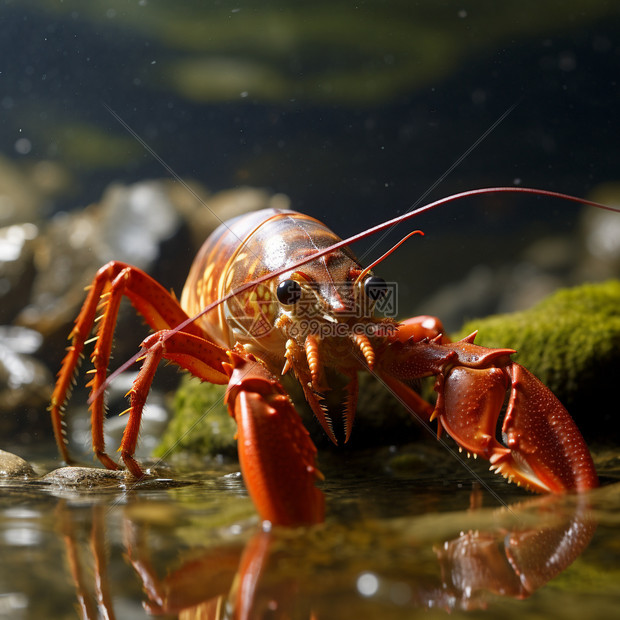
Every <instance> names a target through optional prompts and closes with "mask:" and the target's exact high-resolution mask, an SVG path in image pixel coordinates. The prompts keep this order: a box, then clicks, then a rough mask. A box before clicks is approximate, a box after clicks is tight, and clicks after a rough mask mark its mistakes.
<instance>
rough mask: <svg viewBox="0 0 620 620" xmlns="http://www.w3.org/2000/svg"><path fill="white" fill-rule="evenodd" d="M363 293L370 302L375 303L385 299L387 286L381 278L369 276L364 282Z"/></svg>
mask: <svg viewBox="0 0 620 620" xmlns="http://www.w3.org/2000/svg"><path fill="white" fill-rule="evenodd" d="M364 293H366V296H367V297H368V298H369V299H370V300H371V301H377V300H378V299H381V298H383V297H385V295H386V293H387V284H386V282H385V280H384V279H383V278H379V277H378V276H370V277H368V278H366V279H365V280H364Z"/></svg>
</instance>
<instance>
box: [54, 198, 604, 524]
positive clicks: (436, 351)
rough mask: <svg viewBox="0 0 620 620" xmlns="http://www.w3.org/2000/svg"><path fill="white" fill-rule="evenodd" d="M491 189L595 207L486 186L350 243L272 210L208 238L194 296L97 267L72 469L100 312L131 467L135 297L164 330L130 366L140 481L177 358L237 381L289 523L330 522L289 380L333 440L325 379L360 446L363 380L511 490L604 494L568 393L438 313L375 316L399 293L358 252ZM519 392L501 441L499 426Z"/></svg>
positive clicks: (240, 412)
mask: <svg viewBox="0 0 620 620" xmlns="http://www.w3.org/2000/svg"><path fill="white" fill-rule="evenodd" d="M490 192H526V193H533V194H538V195H545V196H551V197H556V198H557V197H559V198H563V199H568V200H573V201H576V202H582V203H584V204H590V205H592V204H595V203H592V202H590V201H587V200H581V199H577V198H574V197H570V196H566V195H563V194H558V193H555V192H547V191H544V190H533V189H528V188H517V187H509V188H489V189H482V190H473V191H470V192H464V193H463V194H459V195H456V196H452V197H449V198H447V199H443V200H441V201H437V202H435V203H432V204H430V205H427V206H425V207H422V208H420V209H417V210H415V211H412V212H410V213H407V214H405V215H403V216H400V217H398V218H394V219H393V220H390V221H388V222H385V223H383V224H381V225H379V226H375V227H374V228H371V229H369V230H367V231H364V232H363V233H360V234H358V235H355V236H354V237H351V238H349V239H346V240H344V241H343V240H340V239H339V238H338V237H337V236H336V235H335V234H334V233H333V232H331V231H330V230H329V229H328V228H327V227H326V226H325V225H324V224H322V223H321V222H319V221H318V220H316V219H313V218H311V217H309V216H306V215H302V214H300V213H296V212H294V211H286V210H275V209H267V210H263V211H258V212H254V213H250V214H247V215H243V216H239V217H237V218H234V219H232V220H230V221H228V222H225V223H223V224H222V225H221V226H220V227H219V228H218V229H217V230H216V231H215V232H214V233H213V234H212V235H211V236H210V237H209V238H208V239H207V240H206V241H205V243H204V245H203V246H202V248H201V249H200V251H199V253H198V255H197V256H196V259H195V261H194V263H193V265H192V267H191V270H190V273H189V276H188V279H187V282H186V284H185V287H184V289H183V293H182V295H181V298H180V301H177V299H176V298H175V297H174V295H172V294H170V293H169V292H167V291H166V290H165V289H164V288H163V287H162V286H161V285H160V284H158V283H157V282H156V281H155V280H153V279H152V278H151V277H149V276H148V275H146V274H145V273H144V272H142V271H140V270H139V269H137V268H135V267H132V266H130V265H127V264H124V263H121V262H118V261H112V262H110V263H108V264H107V265H105V266H104V267H102V268H101V269H100V270H99V271H98V272H97V275H96V276H95V278H94V281H93V283H92V286H91V287H90V290H89V293H88V296H87V298H86V300H85V302H84V305H83V307H82V310H81V311H80V313H79V315H78V317H77V320H76V323H75V326H74V328H73V330H72V332H71V334H70V339H71V344H70V346H69V348H68V353H67V355H66V357H65V359H64V361H63V364H62V368H61V370H60V372H59V374H58V381H57V384H56V389H55V391H54V393H53V397H52V403H51V415H52V421H53V426H54V432H55V436H56V440H57V443H58V445H59V447H60V452H61V455H62V458H63V459H64V460H65V461H67V462H71V458H70V455H69V452H68V448H67V443H66V439H65V434H64V430H63V424H62V408H63V406H64V403H65V401H66V399H67V394H68V391H69V388H70V384H71V380H72V378H73V375H74V372H75V370H76V368H77V366H78V363H79V361H80V357H81V354H82V351H83V348H84V345H85V343H86V341H87V339H88V338H89V336H90V332H91V330H92V327H93V324H94V322H95V320H96V319H97V318H99V319H100V320H99V323H98V332H97V337H96V344H95V346H94V349H93V352H92V355H91V360H92V363H93V366H94V369H93V371H91V372H93V378H92V381H91V382H90V386H91V390H92V391H91V405H90V407H91V415H92V444H93V450H94V452H95V455H96V456H97V458H98V459H99V460H100V461H101V463H102V464H103V465H104V466H105V467H108V468H110V469H117V468H118V467H119V466H118V464H117V463H116V462H115V461H114V460H113V459H111V458H110V456H108V454H107V453H106V452H105V446H104V439H103V419H104V392H105V387H106V385H107V382H108V381H109V380H110V378H109V377H107V367H108V362H109V358H110V351H111V347H112V341H113V332H114V327H115V323H116V319H117V313H118V309H119V304H120V302H121V299H122V298H123V297H127V298H129V300H130V302H131V303H132V304H133V306H134V307H135V309H136V310H137V312H138V313H139V314H140V315H141V316H142V317H144V319H145V320H146V322H147V323H148V325H149V326H150V327H151V328H152V329H153V330H154V333H153V334H152V335H150V336H148V337H147V338H146V339H145V340H144V341H143V342H142V345H141V349H140V352H139V353H138V354H137V355H136V356H135V357H134V358H133V359H132V360H131V361H132V362H133V361H135V360H136V359H139V360H141V361H142V366H141V369H140V371H139V373H138V376H137V378H136V379H135V382H134V383H133V387H132V388H131V390H130V408H129V420H128V423H127V426H126V429H125V431H124V435H123V439H122V442H121V446H120V456H121V459H122V461H123V462H124V464H125V465H126V467H127V468H128V469H129V471H130V472H131V473H132V474H133V475H134V476H135V477H136V478H140V477H142V476H143V475H144V472H143V469H142V467H141V466H140V464H139V463H138V462H137V460H136V459H135V458H134V452H135V449H136V444H137V441H138V432H139V428H140V420H141V415H142V410H143V407H144V404H145V401H146V397H147V394H148V392H149V389H150V386H151V383H152V380H153V377H154V374H155V372H156V369H157V366H158V364H159V362H160V361H161V360H162V359H165V360H167V361H168V362H171V363H173V364H177V365H178V366H180V367H182V368H184V369H186V370H187V371H189V372H190V373H191V374H192V375H194V376H196V377H198V378H199V379H201V380H202V381H209V382H212V383H219V384H227V385H228V388H227V391H226V397H225V400H226V403H227V406H228V409H229V412H230V415H231V416H232V417H233V418H234V419H235V420H236V422H237V427H238V433H237V437H238V452H239V459H240V465H241V470H242V473H243V477H244V481H245V484H246V487H247V489H248V492H249V494H250V496H251V498H252V500H253V502H254V504H255V506H256V509H257V510H258V512H259V514H260V516H261V518H262V519H264V520H268V521H270V522H271V523H272V524H274V525H299V524H311V523H318V522H321V521H322V520H323V519H324V497H323V493H322V492H321V491H320V490H319V489H318V488H317V486H316V482H317V479H320V478H321V477H322V475H321V473H320V471H319V470H318V468H317V465H316V459H315V456H316V448H315V446H314V444H313V442H312V441H311V439H310V437H309V435H308V432H307V431H306V429H305V427H304V426H303V425H302V423H301V419H300V417H299V415H298V413H297V412H296V410H295V408H294V405H293V403H292V401H291V399H290V398H289V396H288V394H287V393H286V391H285V390H284V388H283V387H282V384H281V381H280V378H281V377H282V376H283V375H285V374H286V373H292V374H293V375H294V376H295V377H296V378H297V379H298V381H299V383H300V385H301V388H302V390H303V393H304V395H305V398H306V400H307V401H308V403H309V405H310V407H311V408H312V410H313V412H314V414H315V415H316V417H317V419H318V421H319V422H320V424H321V426H322V427H323V429H324V430H325V432H326V433H327V435H328V436H329V437H330V438H331V439H332V440H333V441H334V442H336V435H335V433H334V428H333V425H332V420H331V418H330V415H329V413H328V411H327V410H326V407H325V405H324V401H323V395H324V393H325V392H326V390H328V389H329V388H330V386H329V384H328V378H329V376H328V373H326V369H329V370H330V372H336V373H338V374H340V375H342V376H343V377H344V379H346V380H347V383H346V386H345V387H344V388H343V389H344V392H345V394H344V398H343V400H344V407H343V408H344V413H343V420H344V436H345V440H347V439H348V438H349V436H350V434H351V431H352V427H353V420H354V416H355V410H356V402H357V391H358V379H357V375H358V372H359V371H362V370H363V371H367V372H369V373H371V374H373V375H374V376H375V377H376V378H377V379H378V380H379V381H381V382H382V383H384V384H385V385H386V386H387V388H388V389H390V390H391V391H392V392H393V393H394V394H395V395H396V396H397V397H398V399H400V400H401V402H402V403H403V405H404V406H405V407H406V408H407V409H409V410H410V411H412V412H414V413H415V414H416V415H417V416H419V417H420V418H421V419H422V420H425V421H429V420H434V419H437V420H438V423H439V425H440V426H441V427H442V428H443V429H445V431H446V432H447V433H448V434H449V435H450V436H451V437H452V438H453V439H454V440H455V441H456V443H457V444H458V445H459V446H460V447H461V448H463V449H464V450H466V451H467V452H468V453H471V454H473V455H476V456H480V457H483V458H485V459H487V460H488V461H490V464H491V468H492V469H494V470H495V471H497V472H499V473H501V474H503V475H504V476H505V477H506V478H508V479H509V480H511V481H514V482H517V483H519V484H521V485H524V486H525V487H528V488H529V489H532V490H535V491H540V492H554V493H557V492H562V491H566V490H576V491H584V490H587V489H590V488H592V487H595V486H596V485H597V476H596V472H595V469H594V465H593V462H592V458H591V456H590V452H589V450H588V448H587V446H586V444H585V442H584V440H583V438H582V436H581V434H580V432H579V430H578V428H577V426H576V425H575V423H574V422H573V420H572V418H571V416H570V415H569V413H568V412H567V411H566V409H565V408H564V406H563V405H562V404H561V403H560V401H559V400H558V399H557V398H556V397H555V396H554V395H553V393H552V392H551V391H550V390H549V389H548V388H547V387H545V385H543V384H542V383H541V382H540V381H539V380H538V379H537V378H536V377H535V376H534V375H533V374H531V373H530V372H529V371H528V370H526V369H525V368H524V367H522V366H520V365H519V364H517V363H515V362H513V361H512V360H511V354H513V353H514V352H515V351H513V350H512V349H489V348H485V347H482V346H478V345H476V344H475V343H474V337H475V334H472V335H471V336H469V337H467V338H465V339H463V340H461V341H459V342H451V341H450V340H449V339H448V337H447V336H446V335H445V334H444V333H443V328H442V326H441V323H440V322H439V320H438V319H434V318H433V317H415V318H411V319H406V320H404V321H396V320H395V319H394V318H391V317H389V316H388V317H382V318H378V317H377V316H375V309H376V307H377V306H380V305H385V303H386V301H388V300H389V299H388V298H389V295H390V294H391V291H390V288H389V286H388V284H387V283H386V282H385V281H384V280H383V279H381V278H379V277H378V276H375V275H373V273H372V271H371V269H370V267H369V268H363V267H362V266H361V265H360V264H359V263H358V261H357V259H356V258H355V256H354V255H353V253H352V251H351V250H350V249H349V247H348V246H349V245H350V244H352V243H354V242H355V241H358V240H360V239H363V238H366V237H368V236H369V235H372V234H374V233H376V232H378V231H381V230H385V229H387V228H389V227H391V226H393V225H395V224H396V223H400V222H402V221H405V220H408V219H410V218H412V217H414V216H415V215H416V214H419V213H420V212H422V211H425V210H428V209H432V208H434V207H436V206H438V205H440V204H444V203H445V202H447V201H449V200H454V199H456V198H459V197H461V196H472V195H476V194H483V193H490ZM596 206H601V205H596ZM603 208H606V207H603ZM412 234H413V233H412ZM378 262H379V261H375V263H373V265H371V267H374V265H375V264H376V263H378ZM99 310H101V311H102V314H101V316H100V317H97V314H98V312H99ZM125 366H126V365H124V366H123V367H125ZM429 376H434V377H435V378H436V379H435V390H436V392H437V399H436V402H435V403H434V404H430V403H428V402H426V401H425V400H423V399H422V398H421V397H420V395H419V394H418V393H417V392H416V391H414V390H413V389H412V388H411V387H410V385H409V384H410V382H411V381H413V380H416V379H420V378H423V377H429ZM506 397H508V404H507V407H506V413H505V417H504V420H503V425H502V431H501V435H502V442H500V441H499V440H498V439H497V438H496V424H497V421H498V418H499V416H500V415H501V412H502V409H503V405H504V402H505V400H506Z"/></svg>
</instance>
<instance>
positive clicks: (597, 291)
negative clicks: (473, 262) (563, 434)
mask: <svg viewBox="0 0 620 620" xmlns="http://www.w3.org/2000/svg"><path fill="white" fill-rule="evenodd" d="M475 330H478V335H477V337H476V343H477V344H480V345H483V346H486V347H509V348H513V349H516V350H517V353H515V354H514V355H513V359H514V360H515V361H517V362H519V364H522V365H523V366H525V367H526V368H527V369H528V370H530V371H531V372H532V373H533V374H535V375H536V376H537V377H538V378H539V379H540V380H541V381H542V382H543V383H545V384H546V385H547V386H548V387H549V388H550V389H551V390H552V391H553V392H554V393H555V394H556V395H557V396H558V398H559V399H560V400H561V401H562V402H563V403H564V405H565V406H566V407H567V409H568V410H569V411H570V412H571V414H572V416H573V418H574V419H575V421H576V422H577V424H578V426H579V427H580V429H581V431H582V432H583V433H584V435H585V436H586V438H600V439H604V438H609V437H610V433H612V434H613V429H614V428H617V427H616V417H617V411H618V404H617V402H618V396H617V393H616V391H615V383H616V381H618V379H620V282H619V281H617V280H611V281H608V282H604V283H601V284H585V285H582V286H578V287H575V288H571V289H563V290H560V291H557V292H556V293H554V294H553V295H551V296H549V297H548V298H546V299H544V300H543V301H542V302H540V303H539V304H537V305H536V306H534V307H533V308H532V309H530V310H526V311H524V312H515V313H512V314H504V315H495V316H490V317H487V318H484V319H478V320H474V321H469V322H468V323H467V324H465V325H464V326H463V329H462V331H461V332H460V333H459V334H458V335H456V336H455V337H458V338H461V337H463V336H465V335H467V334H469V333H471V332H473V331H475Z"/></svg>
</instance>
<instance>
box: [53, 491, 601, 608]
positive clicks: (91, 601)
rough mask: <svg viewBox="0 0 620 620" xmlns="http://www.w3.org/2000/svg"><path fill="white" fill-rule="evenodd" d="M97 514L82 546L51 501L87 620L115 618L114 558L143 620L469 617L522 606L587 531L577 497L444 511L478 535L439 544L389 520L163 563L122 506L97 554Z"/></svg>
mask: <svg viewBox="0 0 620 620" xmlns="http://www.w3.org/2000/svg"><path fill="white" fill-rule="evenodd" d="M107 510H109V509H108V508H106V507H104V506H100V505H95V506H94V507H93V508H92V520H91V523H90V524H89V525H90V531H89V533H88V535H87V537H88V539H89V544H88V548H86V547H85V541H84V539H83V536H81V535H80V527H83V519H79V518H78V516H77V511H76V510H75V509H73V508H72V507H70V506H68V505H67V504H64V503H63V504H61V505H60V507H59V512H58V519H59V520H58V523H59V527H60V530H61V532H62V535H63V537H64V540H65V546H66V554H67V561H68V563H69V567H70V569H71V574H72V578H73V580H74V583H75V587H76V591H77V598H78V603H79V609H80V613H81V616H82V618H85V619H88V620H91V619H94V618H100V617H102V618H111V619H113V618H115V614H114V609H113V604H112V601H113V598H114V592H113V590H114V586H113V585H112V584H113V583H114V578H113V577H112V578H111V575H110V570H109V565H110V562H109V560H110V559H111V558H110V557H109V556H110V555H111V554H114V553H119V551H120V550H121V548H122V550H123V555H124V558H125V562H127V563H129V564H130V565H131V567H132V568H133V571H134V572H135V574H136V575H137V577H138V579H139V581H140V584H141V587H142V590H143V592H144V595H143V601H142V605H143V607H144V608H145V610H146V611H147V612H148V613H149V614H153V615H167V616H169V617H178V618H180V619H191V618H200V619H207V618H208V619H224V618H231V619H233V618H234V619H237V618H258V619H267V618H270V619H271V618H274V619H275V618H278V619H280V618H282V619H283V618H287V619H288V618H311V619H313V620H320V619H321V618H334V617H355V616H356V614H357V617H369V615H370V616H372V617H374V616H373V614H375V615H376V617H381V618H390V617H392V614H394V617H396V616H397V615H398V613H402V610H403V608H405V609H406V608H420V607H421V608H440V609H445V610H452V609H461V610H473V609H479V608H484V607H486V606H487V605H488V604H489V603H490V602H491V601H492V600H493V598H494V597H498V596H500V597H511V598H526V597H528V596H530V595H531V594H532V593H533V592H535V591H536V590H537V589H539V588H541V587H542V586H543V585H544V584H546V583H547V582H548V581H549V580H551V579H553V578H554V577H556V576H557V575H559V574H560V573H561V572H562V571H564V570H565V569H566V568H568V567H569V566H570V565H571V564H572V563H573V562H574V560H575V559H576V558H577V557H579V555H581V553H582V552H583V551H584V550H585V549H586V547H587V546H588V544H589V542H590V540H591V538H592V536H593V534H594V530H595V528H596V523H595V521H594V518H593V516H592V514H591V512H590V509H589V506H588V503H587V499H586V498H584V497H582V496H581V497H580V496H563V497H562V496H548V497H540V498H535V499H532V500H529V501H526V502H524V503H522V504H517V505H513V506H510V507H509V508H507V509H501V510H494V511H491V510H488V509H479V510H474V511H467V512H459V513H452V514H451V515H449V516H450V517H451V518H453V519H459V518H461V517H462V518H463V520H464V522H465V523H468V524H472V523H479V524H483V526H484V527H482V528H480V529H471V530H467V531H462V532H460V533H459V534H458V535H456V536H454V537H452V538H448V539H447V540H445V541H443V542H442V540H441V538H435V539H434V540H432V541H431V540H430V539H429V537H428V535H427V534H421V533H420V526H419V524H418V523H417V522H416V521H417V520H416V519H398V520H394V521H386V522H383V521H379V522H375V521H372V522H360V523H359V524H357V525H356V526H354V527H353V528H352V527H343V526H342V525H338V524H327V525H320V526H315V527H312V528H303V529H302V528H300V529H296V530H291V529H286V528H273V529H271V530H270V529H269V528H267V527H263V528H258V531H257V530H256V527H254V529H253V530H250V531H242V532H241V533H239V532H237V533H236V535H235V536H228V537H226V536H224V537H222V542H217V543H214V544H212V545H210V546H200V547H197V546H192V545H188V544H187V543H184V542H182V541H180V540H177V541H175V543H174V545H173V547H174V548H173V551H174V553H172V554H170V553H166V552H165V551H163V552H162V550H161V545H160V544H159V545H158V544H153V538H154V533H156V530H157V524H155V523H149V522H148V521H147V520H143V519H142V518H132V517H131V516H130V514H131V513H132V512H133V513H135V511H133V510H131V509H128V508H125V509H123V510H124V512H123V514H122V515H121V517H120V518H121V521H122V532H123V534H122V545H117V546H116V547H115V546H113V545H112V546H110V548H109V550H107V546H106V527H107V526H106V519H105V512H106V511H107ZM444 516H448V515H438V517H440V518H439V529H442V527H445V524H443V525H442V519H443V517H444ZM480 517H482V518H480ZM419 519H426V525H424V526H423V527H422V528H421V529H422V530H424V531H428V515H426V516H425V517H421V518H419ZM78 521H80V522H79V523H78ZM446 523H447V521H446ZM82 533H83V529H82ZM108 534H109V532H108ZM155 538H156V537H155ZM421 539H422V540H421ZM167 540H169V538H167ZM160 542H161V541H160ZM180 549H183V550H180ZM169 551H170V549H169ZM87 555H91V556H92V558H91V559H92V565H93V572H94V576H95V579H94V584H90V583H88V579H87V577H86V575H87V573H88V571H87V570H86V569H85V564H86V563H87V559H86V556H87ZM160 556H167V557H166V558H163V559H162V557H160ZM171 556H172V558H173V559H170V557H171ZM117 585H118V584H117ZM369 602H372V605H369ZM399 617H400V616H399Z"/></svg>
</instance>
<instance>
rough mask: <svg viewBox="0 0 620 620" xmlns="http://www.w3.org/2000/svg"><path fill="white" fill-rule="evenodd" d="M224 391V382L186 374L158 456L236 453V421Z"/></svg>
mask: <svg viewBox="0 0 620 620" xmlns="http://www.w3.org/2000/svg"><path fill="white" fill-rule="evenodd" d="M225 391H226V386H225V385H212V384H210V383H201V382H200V381H198V380H197V379H195V378H193V377H191V376H190V375H186V376H185V377H183V380H182V382H181V386H180V387H179V389H178V390H177V393H176V395H175V397H174V402H173V411H174V414H173V417H172V420H171V421H170V424H169V425H168V428H167V429H166V432H165V433H164V436H163V438H162V441H161V443H160V445H159V446H158V447H157V449H156V450H155V456H157V457H160V458H169V457H170V456H173V455H177V454H190V455H200V456H218V455H222V456H226V457H234V456H236V454H237V442H236V441H235V439H234V437H235V432H236V424H235V421H234V420H233V419H232V418H231V417H230V415H228V409H227V408H226V405H224V393H225Z"/></svg>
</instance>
